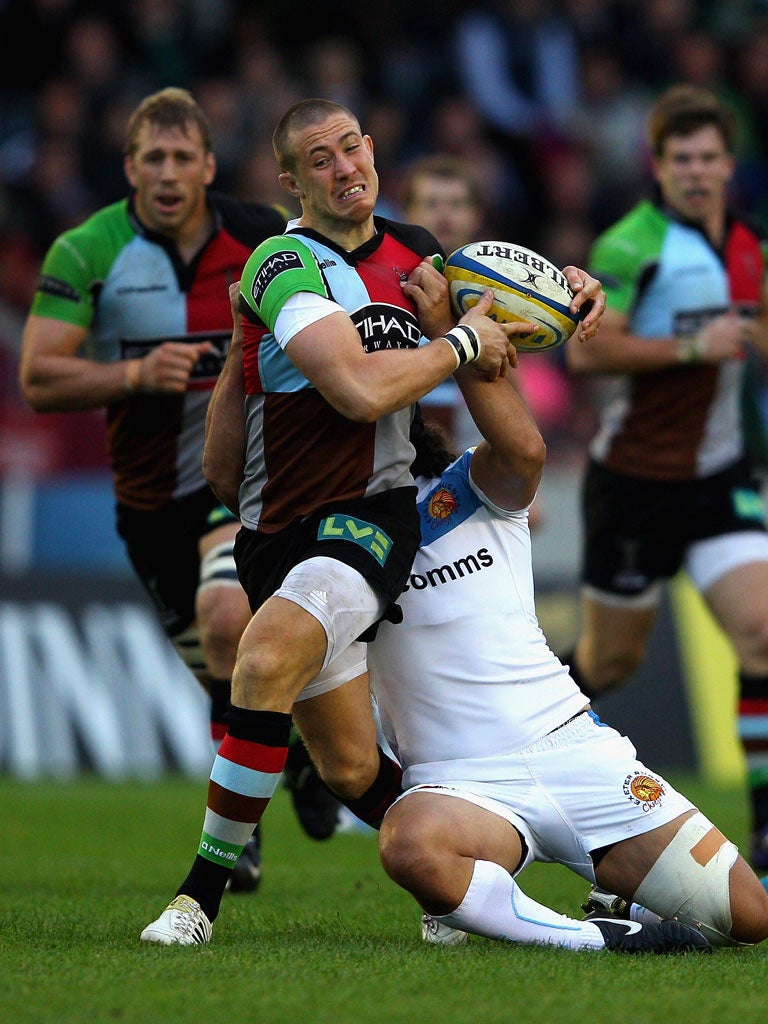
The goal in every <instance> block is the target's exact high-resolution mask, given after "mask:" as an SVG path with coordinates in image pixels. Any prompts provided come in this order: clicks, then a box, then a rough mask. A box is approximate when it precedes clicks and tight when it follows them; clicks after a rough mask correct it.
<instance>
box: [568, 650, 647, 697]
mask: <svg viewBox="0 0 768 1024" xmlns="http://www.w3.org/2000/svg"><path fill="white" fill-rule="evenodd" d="M644 655H645V647H644V646H632V647H626V648H622V649H621V650H613V651H606V650H600V649H599V647H589V646H584V647H581V646H580V647H579V648H577V664H578V666H579V671H580V673H581V675H582V676H583V678H584V681H585V683H586V684H587V685H588V686H589V688H590V689H592V690H613V689H615V688H616V687H618V686H621V685H622V684H623V683H625V682H626V681H627V680H628V679H629V678H630V677H631V676H633V675H634V674H635V672H637V670H638V669H639V668H640V666H641V665H642V663H643V658H644Z"/></svg>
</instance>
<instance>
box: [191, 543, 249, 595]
mask: <svg viewBox="0 0 768 1024" xmlns="http://www.w3.org/2000/svg"><path fill="white" fill-rule="evenodd" d="M234 549H235V542H234V540H225V541H222V543H221V544H217V545H216V546H215V547H213V548H211V550H210V551H209V552H208V553H207V554H206V555H205V557H204V558H203V560H202V562H201V563H200V582H199V583H198V586H197V592H198V594H199V593H200V591H201V590H207V589H208V588H209V587H239V586H240V581H239V580H238V578H237V566H236V565H235V556H234Z"/></svg>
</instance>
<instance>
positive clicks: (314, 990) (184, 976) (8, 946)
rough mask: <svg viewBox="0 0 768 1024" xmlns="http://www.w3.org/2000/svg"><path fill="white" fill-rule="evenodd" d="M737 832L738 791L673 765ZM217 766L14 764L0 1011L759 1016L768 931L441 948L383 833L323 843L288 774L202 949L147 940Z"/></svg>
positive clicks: (215, 1018) (477, 1022) (1, 875)
mask: <svg viewBox="0 0 768 1024" xmlns="http://www.w3.org/2000/svg"><path fill="white" fill-rule="evenodd" d="M672 781H674V782H676V783H678V784H679V785H680V786H681V788H683V790H684V791H685V792H687V793H688V794H689V795H690V796H691V797H692V798H693V799H695V800H697V801H698V802H699V804H700V806H701V807H702V809H703V810H704V811H706V812H707V813H708V814H709V815H710V816H711V817H713V818H714V820H715V821H716V822H717V823H718V824H719V825H720V826H721V827H722V828H723V829H724V830H725V831H726V832H727V833H728V834H729V835H731V836H732V838H734V839H735V840H736V841H737V842H738V841H742V840H743V839H744V835H745V828H746V805H745V799H744V794H743V792H742V791H741V790H738V789H737V790H733V791H715V792H713V791H711V790H705V789H704V788H703V787H702V786H701V785H697V784H695V783H694V782H691V781H690V780H681V779H673V780H672ZM204 792H205V783H204V782H193V781H189V780H178V779H169V780H164V781H162V782H159V783H147V784H137V783H130V784H119V785H118V784H108V783H105V782H101V781H98V780H83V781H78V782H74V783H67V784H52V783H38V784H23V783H20V782H18V781H15V780H11V779H7V778H4V779H2V780H1V781H0V826H1V828H2V846H0V1013H1V1014H2V1020H3V1021H7V1022H13V1024H16V1022H19V1024H37V1022H40V1024H42V1022H45V1024H70V1022H72V1024H102V1022H104V1024H106V1022H110V1024H114V1022H126V1024H143V1022H147V1024H149V1022H152V1024H177V1022H178V1024H181V1022H184V1024H190V1022H191V1024H197V1022H200V1024H202V1022H205V1024H224V1022H229V1021H243V1022H247V1024H278V1022H279V1024H293V1022H297V1024H298V1022H302V1024H303V1022H307V1024H326V1022H328V1024H330V1022H335V1024H357V1022H360V1024H401V1022H402V1024H404V1022H411V1021H420V1022H422V1021H429V1022H433V1024H437V1022H441V1021H446V1022H449V1024H496V1022H498V1024H510V1022H512V1021H519V1022H521V1024H539V1022H541V1024H544V1022H546V1024H550V1022H553V1024H602V1022H606V1024H608V1022H611V1024H614V1022H623V1021H626V1022H627V1024H646V1022H648V1024H650V1022H654V1024H656V1022H659V1024H667V1022H669V1024H672V1022H674V1024H677V1022H688V1021H691V1022H693V1021H696V1022H697V1024H703V1022H710V1021H711V1022H718V1024H722V1022H728V1021H734V1022H738V1024H751V1022H755V1024H758V1022H759V1024H764V1021H765V1018H766V1012H768V1010H767V1009H766V1007H767V1006H768V998H767V997H766V984H765V981H766V956H768V945H766V946H765V947H762V946H761V947H757V948H755V949H745V950H738V951H735V950H719V951H717V952H716V953H715V954H714V955H713V956H710V957H653V956H642V957H629V956H625V957H622V956H619V955H616V954H607V953H606V954H603V953H592V954H589V953H571V952H567V951H562V950H552V949H538V948H530V947H528V948H523V947H512V946H505V945H503V944H501V943H494V942H490V941H487V940H484V939H479V938H474V939H471V940H470V941H469V942H468V943H467V944H465V945H463V946H459V947H456V948H441V947H434V946H426V945H425V944H423V943H422V942H421V940H420V937H419V930H418V919H419V913H418V908H417V907H416V905H415V904H414V903H412V902H411V900H410V898H409V897H408V896H407V895H406V894H405V893H404V892H401V891H400V890H398V889H397V888H395V886H394V885H393V884H392V883H391V882H389V881H388V879H387V878H386V877H385V876H384V874H383V872H382V870H381V868H380V867H379V864H378V859H377V852H376V840H375V836H374V835H373V834H372V833H367V834H349V835H347V834H345V835H339V836H335V837H334V838H333V839H331V840H329V841H327V842H323V843H316V842H313V841H312V840H310V839H308V838H306V837H305V836H304V834H303V833H302V832H301V830H300V828H299V826H298V824H297V822H296V820H295V818H294V817H293V813H292V810H291V807H290V803H289V800H288V797H287V795H286V794H285V792H284V791H280V792H279V793H278V795H277V797H276V798H275V800H274V801H273V803H272V806H271V807H270V809H269V811H268V813H267V818H266V821H265V826H264V880H263V882H262V886H261V889H260V891H259V893H258V894H257V895H255V896H242V895H238V896H235V895H232V896H229V895H228V896H226V897H225V903H224V906H223V909H222V913H221V915H220V916H219V918H218V920H217V922H216V926H215V929H214V935H213V942H212V944H211V945H210V946H207V947H194V948H158V947H155V946H145V945H143V944H141V943H140V942H139V941H138V935H139V932H140V931H141V929H142V927H143V926H144V925H145V924H146V923H147V922H148V921H150V920H152V919H153V918H154V917H156V916H157V914H158V913H159V911H160V910H162V909H163V907H164V906H165V904H166V903H167V902H168V899H169V898H170V896H171V895H172V893H173V891H174V889H175V887H176V886H177V884H178V883H179V882H180V880H181V879H182V878H183V876H184V874H185V873H186V870H187V868H188V865H189V863H190V861H191V857H192V855H193V853H194V848H195V846H196V843H197V838H198V834H199V827H200V824H201V822H202V808H203V801H204ZM521 884H522V885H523V887H524V888H525V889H526V891H527V892H529V893H530V894H531V895H532V896H535V897H536V898H538V899H540V900H542V901H545V902H547V903H549V904H550V905H552V906H554V907H555V908H556V909H558V910H560V911H562V912H565V913H570V914H573V915H576V914H578V913H580V911H579V910H578V904H579V902H580V901H581V900H582V899H583V898H584V896H585V894H586V889H587V886H586V884H585V883H584V882H582V881H581V880H580V879H579V878H577V877H576V876H575V875H572V874H570V873H569V872H567V871H566V870H565V869H563V868H560V867H553V866H549V865H534V866H533V868H531V869H529V871H527V872H526V873H525V874H524V875H523V877H522V879H521Z"/></svg>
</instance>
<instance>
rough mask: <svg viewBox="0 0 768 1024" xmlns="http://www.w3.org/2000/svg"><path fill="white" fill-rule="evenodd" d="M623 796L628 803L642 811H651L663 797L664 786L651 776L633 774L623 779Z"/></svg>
mask: <svg viewBox="0 0 768 1024" xmlns="http://www.w3.org/2000/svg"><path fill="white" fill-rule="evenodd" d="M622 788H623V790H624V795H625V796H626V797H627V799H628V800H629V801H630V803H633V804H636V805H637V806H638V807H642V809H643V810H644V811H650V810H652V809H653V808H654V807H655V806H656V805H657V804H658V802H659V801H660V800H661V798H662V797H663V796H664V786H663V785H662V784H661V782H660V781H659V780H658V779H655V778H654V777H653V776H652V775H645V774H643V773H642V772H633V773H632V774H631V775H628V776H627V777H626V779H624V785H623V787H622Z"/></svg>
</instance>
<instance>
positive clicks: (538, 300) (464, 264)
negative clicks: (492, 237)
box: [445, 242, 579, 352]
mask: <svg viewBox="0 0 768 1024" xmlns="http://www.w3.org/2000/svg"><path fill="white" fill-rule="evenodd" d="M445 276H446V278H447V280H448V285H449V287H450V293H451V305H452V307H453V311H454V313H455V314H456V316H458V317H461V316H463V315H464V314H465V313H466V312H467V310H469V309H471V308H472V306H474V305H475V304H476V303H477V301H478V299H479V298H480V296H481V295H482V294H483V292H484V291H485V290H486V289H487V288H492V289H493V293H494V300H493V305H492V306H491V308H490V310H489V312H488V316H489V317H491V319H492V320H496V321H497V322H498V323H511V322H515V321H518V322H519V321H523V320H530V321H531V322H533V323H535V324H538V325H539V330H537V331H536V332H535V333H534V334H516V335H514V336H513V337H512V339H511V341H512V343H513V345H514V346H515V348H517V349H518V350H519V351H521V352H544V351H546V350H547V349H552V348H557V346H558V345H562V344H563V342H565V341H567V340H568V338H570V336H571V335H572V334H573V332H574V331H575V330H576V328H577V327H578V326H579V317H578V316H574V314H573V313H571V311H570V308H569V307H570V304H571V301H572V299H573V292H572V291H571V289H570V287H569V286H568V281H567V279H566V277H565V276H564V274H563V272H562V271H561V270H559V269H558V268H557V267H556V266H555V265H554V263H550V262H549V260H547V259H545V258H544V257H543V256H540V255H539V254H538V253H536V252H533V251H532V250H531V249H524V248H523V247H522V246H521V245H515V244H514V243H512V242H472V243H471V244H470V245H464V246H462V247H461V248H460V249H457V250H456V252H453V253H451V255H450V256H449V257H448V259H447V260H446V261H445Z"/></svg>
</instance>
